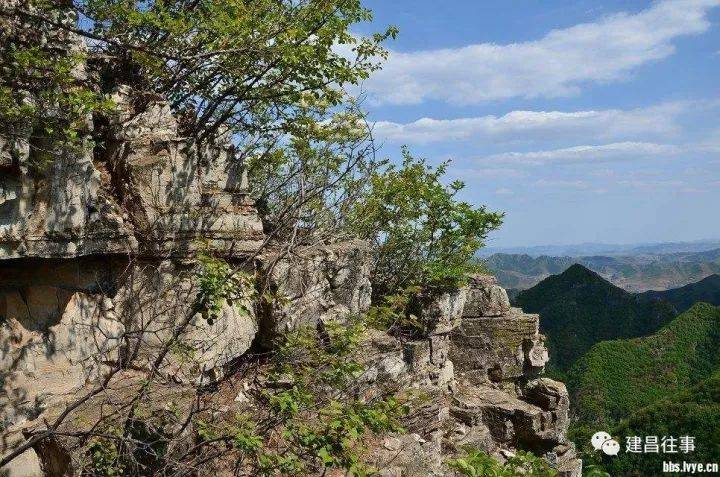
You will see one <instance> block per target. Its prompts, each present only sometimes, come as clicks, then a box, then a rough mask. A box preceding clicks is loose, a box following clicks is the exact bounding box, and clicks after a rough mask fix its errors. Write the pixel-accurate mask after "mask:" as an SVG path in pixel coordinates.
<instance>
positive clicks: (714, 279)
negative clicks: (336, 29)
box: [640, 274, 720, 313]
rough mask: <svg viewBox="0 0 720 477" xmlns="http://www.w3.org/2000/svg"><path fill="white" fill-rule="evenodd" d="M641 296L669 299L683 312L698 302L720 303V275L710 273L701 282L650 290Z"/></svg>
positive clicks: (650, 298) (651, 298)
mask: <svg viewBox="0 0 720 477" xmlns="http://www.w3.org/2000/svg"><path fill="white" fill-rule="evenodd" d="M640 296H641V297H642V298H646V299H649V300H666V301H669V302H670V303H672V304H673V306H675V309H677V310H678V311H679V312H681V313H682V312H683V311H685V310H687V309H688V308H690V307H691V306H693V305H694V304H695V303H698V302H704V303H710V304H711V305H720V275H718V274H715V275H710V276H709V277H706V278H704V279H702V280H700V281H699V282H696V283H691V284H689V285H685V286H684V287H680V288H675V289H673V290H664V291H648V292H645V293H641V294H640Z"/></svg>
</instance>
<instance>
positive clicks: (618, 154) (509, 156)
mask: <svg viewBox="0 0 720 477" xmlns="http://www.w3.org/2000/svg"><path fill="white" fill-rule="evenodd" d="M682 151H683V148H681V147H679V146H676V145H672V144H655V143H649V142H616V143H611V144H601V145H587V146H573V147H566V148H562V149H551V150H547V151H531V152H505V153H501V154H494V155H492V156H487V157H485V158H483V159H482V161H483V162H488V163H497V162H508V163H523V164H545V163H547V162H556V161H561V162H573V161H580V162H583V161H604V160H616V159H635V158H645V157H656V156H671V155H676V154H679V153H681V152H682Z"/></svg>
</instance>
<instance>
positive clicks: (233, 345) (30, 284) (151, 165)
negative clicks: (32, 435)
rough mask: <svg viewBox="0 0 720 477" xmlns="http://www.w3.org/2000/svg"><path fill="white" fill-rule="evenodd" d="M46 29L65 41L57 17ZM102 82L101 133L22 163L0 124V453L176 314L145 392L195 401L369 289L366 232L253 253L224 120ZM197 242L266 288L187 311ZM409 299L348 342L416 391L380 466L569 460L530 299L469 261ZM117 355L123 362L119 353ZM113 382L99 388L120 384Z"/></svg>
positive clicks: (164, 331) (221, 399) (342, 313)
mask: <svg viewBox="0 0 720 477" xmlns="http://www.w3.org/2000/svg"><path fill="white" fill-rule="evenodd" d="M0 21H2V19H1V18H0ZM43 34H47V32H45V33H43ZM47 41H48V42H50V43H53V44H57V45H58V47H59V48H66V49H68V48H69V49H72V48H80V47H81V46H80V44H79V42H78V40H77V39H76V38H74V37H72V35H69V36H68V35H63V36H62V37H60V38H54V37H48V38H47ZM77 75H78V77H79V78H81V77H83V75H85V72H84V71H81V70H79V71H77ZM114 99H115V102H116V104H117V105H118V107H117V110H116V111H115V112H113V113H112V114H111V115H110V116H109V117H108V118H105V121H106V122H107V124H102V125H99V124H93V123H92V121H91V119H90V118H88V124H87V126H88V130H89V131H95V132H97V133H98V134H100V133H99V131H100V130H102V138H103V146H102V147H101V148H98V147H95V148H93V147H92V145H91V144H90V142H89V141H88V142H86V143H85V144H84V147H80V148H78V149H73V150H68V151H66V153H64V154H60V155H59V156H58V157H56V158H55V159H54V160H53V161H52V162H51V163H50V164H47V167H46V168H43V169H42V170H38V169H37V167H35V166H33V164H34V162H35V161H36V159H37V158H35V157H34V156H33V155H34V152H33V144H32V141H31V138H30V134H29V132H25V133H23V132H22V131H21V132H20V133H19V134H15V135H13V136H12V137H9V136H7V137H3V136H0V419H1V420H2V422H1V423H0V429H2V436H0V437H2V438H1V439H0V454H5V453H6V451H7V450H9V449H11V448H12V447H13V445H15V444H16V443H17V442H19V441H20V439H21V434H22V431H23V430H25V431H27V430H28V429H33V428H34V427H36V426H41V425H42V423H43V422H44V420H45V419H49V418H51V416H53V415H56V414H57V412H58V409H60V408H61V407H62V404H63V403H64V402H66V401H67V400H69V399H71V398H72V397H73V396H76V395H77V394H78V393H79V392H80V390H84V389H87V388H88V386H92V385H93V384H94V383H97V381H98V380H99V379H101V378H102V377H103V376H106V375H107V373H108V371H109V370H110V369H115V368H117V369H122V373H123V376H124V377H128V379H129V382H131V386H129V388H132V386H136V387H137V386H141V384H140V383H141V382H142V378H143V376H145V374H144V373H145V372H147V370H148V369H151V368H152V367H153V360H154V357H155V356H156V355H157V351H158V350H159V349H162V348H163V346H165V344H166V343H168V342H169V337H170V336H172V335H173V333H175V331H176V327H177V325H178V323H181V322H183V321H184V320H187V321H188V326H187V327H184V328H183V330H182V333H180V336H179V339H178V340H177V342H176V343H175V342H174V345H173V346H172V348H171V349H168V350H167V351H168V352H167V355H166V358H165V359H164V360H163V363H162V366H161V367H160V368H161V369H159V370H158V372H159V373H160V374H161V375H162V376H163V378H166V379H165V381H166V383H167V384H166V385H167V389H164V390H163V392H166V393H167V394H164V395H160V396H158V397H157V399H156V400H157V402H158V404H159V405H160V404H164V403H165V399H166V398H167V396H169V395H172V396H173V397H175V396H179V399H190V400H192V398H194V397H195V396H194V395H193V394H192V392H191V391H188V390H193V389H196V388H194V387H193V385H195V384H198V383H201V384H206V383H209V382H211V381H213V384H215V385H218V386H220V385H219V384H218V383H219V382H220V379H219V378H221V377H226V373H227V372H231V371H232V365H233V363H234V362H236V361H237V360H239V359H241V358H243V356H245V355H246V354H247V353H248V351H249V350H251V349H253V347H254V346H255V347H256V349H265V348H267V347H269V346H270V345H271V343H272V340H273V339H274V338H275V337H277V336H278V335H281V334H282V333H284V332H286V331H288V330H292V329H296V328H298V327H300V326H304V325H311V326H316V327H318V328H319V329H320V330H322V326H323V324H324V323H326V322H328V321H329V320H338V319H339V320H342V319H345V318H347V317H348V316H352V315H359V314H362V313H364V312H366V311H367V309H368V307H369V306H370V298H371V287H370V273H371V270H370V267H371V258H372V257H371V251H370V249H369V247H368V245H367V244H366V243H364V242H361V241H347V242H341V243H332V244H322V245H318V246H315V247H306V248H299V249H296V250H293V251H292V252H291V253H285V252H282V251H279V250H275V249H273V248H268V249H264V250H262V253H260V254H258V255H257V256H255V255H256V252H260V247H261V245H264V242H265V240H266V236H265V235H264V233H263V227H262V221H261V219H260V217H259V215H258V212H257V210H256V208H255V206H254V204H253V201H252V200H251V198H250V190H249V185H248V183H247V178H246V177H245V175H244V170H243V165H242V164H241V163H239V162H238V161H237V160H236V158H235V157H234V153H233V148H232V146H231V143H230V142H229V140H228V138H223V137H217V138H215V139H214V140H213V141H211V142H209V143H205V144H203V145H199V144H197V143H195V142H194V141H191V140H189V139H187V138H183V137H181V135H180V133H179V132H178V121H177V119H176V118H175V117H174V116H173V115H172V113H171V110H170V107H169V105H168V103H167V102H166V101H164V100H163V99H162V98H159V97H153V96H147V95H142V94H139V93H137V92H135V91H132V90H131V89H129V88H126V87H122V86H120V87H118V88H117V89H116V90H115V92H114ZM96 128H97V129H96ZM98 134H96V135H98ZM277 247H278V248H281V247H279V246H277ZM201 251H204V252H207V253H209V254H213V255H217V256H221V257H223V258H225V259H227V261H228V263H230V264H231V265H232V266H233V267H237V268H238V271H239V272H240V273H245V274H248V275H252V276H253V277H255V278H256V279H257V283H258V286H257V291H259V292H260V293H261V294H262V293H264V292H265V291H269V292H271V295H272V296H273V297H274V298H273V299H272V300H265V299H264V297H260V299H252V298H251V297H249V296H248V297H241V298H239V299H237V300H234V301H233V302H230V301H225V302H223V303H222V304H221V306H220V310H219V313H218V315H217V317H216V319H214V320H212V322H210V321H208V320H206V317H203V315H202V314H201V313H195V310H196V309H195V308H194V307H193V305H194V303H195V301H196V299H197V297H198V294H199V290H198V284H197V281H196V280H195V279H194V277H196V276H197V274H198V271H199V268H198V267H199V266H200V265H199V264H198V263H197V262H196V261H195V260H194V258H195V256H196V255H197V252H201ZM255 298H257V297H255ZM418 313H419V314H418V316H419V318H420V319H421V320H422V321H423V322H424V323H425V324H426V325H427V327H426V328H427V329H426V330H425V333H423V334H417V335H413V337H412V339H407V338H402V339H399V338H396V337H394V336H390V335H389V334H387V333H383V332H379V331H372V332H371V333H370V334H369V336H368V338H367V341H366V342H364V343H362V347H361V349H362V352H363V354H364V356H363V359H362V362H363V364H364V365H365V367H366V371H365V373H363V376H362V377H360V378H358V380H359V381H360V382H361V383H362V384H363V389H364V392H365V393H367V396H368V397H371V396H372V395H378V394H380V393H383V392H385V391H387V390H392V391H397V392H402V393H405V394H411V395H412V394H413V393H414V392H417V393H418V394H419V395H422V399H420V400H418V402H420V405H419V406H418V407H417V409H415V412H414V413H413V415H412V416H411V417H410V418H408V420H407V422H405V423H404V427H405V428H406V429H407V430H408V432H407V434H404V435H397V436H387V437H383V438H382V439H381V441H380V442H377V443H375V444H376V445H375V446H373V447H371V448H370V449H369V451H370V452H369V455H368V460H369V461H371V462H373V463H375V465H376V466H377V467H379V468H380V469H382V471H381V475H383V476H387V477H390V476H393V477H395V476H401V477H411V476H417V477H420V476H423V477H427V476H431V475H435V476H441V475H446V473H447V468H446V467H445V460H446V458H447V457H448V456H451V455H454V454H455V453H456V452H457V451H458V449H459V448H460V447H461V446H463V445H473V446H475V447H478V448H480V449H482V450H484V451H486V452H489V453H491V454H493V455H495V456H496V457H497V458H498V459H503V458H504V457H503V456H506V455H508V453H511V452H514V451H515V450H517V449H529V450H532V451H534V452H536V453H538V454H541V455H544V456H545V457H546V458H547V459H548V460H549V461H550V462H551V463H553V465H555V466H556V467H557V468H558V469H559V470H560V471H561V475H562V476H563V477H577V476H579V475H580V470H579V465H580V462H579V461H578V460H577V459H576V458H575V451H574V447H573V446H572V444H571V443H569V442H568V441H567V438H566V431H567V425H568V407H569V402H568V395H567V391H566V389H565V387H564V385H562V384H561V383H558V382H556V381H552V380H550V379H547V378H543V377H541V374H542V371H543V369H544V366H545V363H546V362H547V360H548V354H547V350H546V349H545V346H544V338H543V336H542V335H540V334H539V331H538V320H539V317H538V316H537V315H531V314H526V313H524V312H522V310H519V309H516V308H511V307H510V303H509V301H508V297H507V293H506V292H505V290H504V289H502V288H501V287H499V286H498V285H497V283H496V282H495V280H494V279H493V278H492V277H489V276H485V275H477V276H473V277H470V280H469V283H468V285H467V286H466V287H464V288H462V289H461V290H457V291H454V292H446V293H442V294H439V295H429V296H423V297H421V299H420V300H419V311H418ZM130 361H131V362H132V363H133V366H132V369H126V368H122V367H121V366H120V365H121V364H123V363H126V362H130ZM238 379H242V378H238ZM235 384H238V383H235ZM240 384H241V385H243V386H246V387H247V389H250V388H251V387H252V386H257V385H258V383H257V382H250V381H246V382H244V383H240ZM129 388H128V389H129ZM128 389H122V388H118V389H114V388H112V387H109V388H108V389H107V390H105V392H106V393H107V394H109V395H110V396H111V397H112V398H118V399H119V398H120V397H121V396H122V393H123V392H129V391H128ZM222 391H223V389H222V388H221V389H220V392H218V393H217V394H216V395H215V396H213V397H212V398H209V399H213V400H215V401H217V402H216V403H214V404H217V405H218V407H219V408H222V409H228V410H237V409H239V408H240V407H241V405H242V403H243V402H244V401H246V400H247V399H248V398H247V397H246V396H245V397H243V396H241V395H240V394H238V393H237V392H234V393H232V397H231V398H230V399H227V396H226V395H225V394H224V393H223V392H222ZM241 393H242V391H241ZM92 404H93V403H92V401H89V402H88V403H87V409H88V411H87V412H88V413H90V414H92V413H93V412H97V410H96V409H94V408H93V406H92ZM85 417H87V416H85ZM41 464H42V466H41ZM73 465H74V464H73V455H72V449H70V448H69V447H68V446H67V444H66V443H64V441H62V440H57V441H50V440H48V441H44V442H42V443H41V444H40V445H38V446H37V447H36V449H35V451H28V452H26V453H25V454H23V456H22V457H21V459H19V460H17V461H15V462H14V463H13V465H12V466H11V467H10V468H9V469H2V472H4V474H3V475H6V474H7V475H9V476H11V477H18V476H28V477H30V476H38V475H70V474H72V471H73ZM50 469H54V470H52V471H51V470H50ZM43 471H44V472H45V474H43Z"/></svg>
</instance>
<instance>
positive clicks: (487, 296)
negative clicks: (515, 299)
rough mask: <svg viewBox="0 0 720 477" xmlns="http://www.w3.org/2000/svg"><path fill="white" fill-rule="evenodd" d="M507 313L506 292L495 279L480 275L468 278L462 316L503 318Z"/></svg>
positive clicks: (508, 308) (507, 301) (508, 301)
mask: <svg viewBox="0 0 720 477" xmlns="http://www.w3.org/2000/svg"><path fill="white" fill-rule="evenodd" d="M509 311H510V300H509V299H508V295H507V292H506V291H505V289H504V288H503V287H501V286H500V285H498V284H497V280H496V279H495V277H492V276H490V275H481V274H477V275H473V276H471V277H470V279H469V280H468V291H467V304H466V305H465V308H464V310H463V315H464V316H503V315H505V314H507V313H508V312H509Z"/></svg>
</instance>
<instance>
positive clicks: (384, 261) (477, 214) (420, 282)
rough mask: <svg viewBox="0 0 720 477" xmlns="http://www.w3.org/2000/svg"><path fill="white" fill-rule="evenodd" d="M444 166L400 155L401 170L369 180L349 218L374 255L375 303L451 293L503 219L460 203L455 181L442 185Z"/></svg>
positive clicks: (390, 170) (385, 170)
mask: <svg viewBox="0 0 720 477" xmlns="http://www.w3.org/2000/svg"><path fill="white" fill-rule="evenodd" d="M447 167H448V163H443V164H441V165H439V166H438V167H436V168H433V167H432V166H429V165H428V164H427V163H426V161H425V159H416V158H414V157H413V156H412V155H411V154H410V152H409V151H408V150H407V149H403V162H402V164H401V165H400V166H395V165H389V166H387V167H386V168H383V169H381V170H375V171H373V172H372V173H371V174H370V178H369V179H370V180H369V190H368V192H367V194H365V195H364V196H363V197H362V198H361V199H360V200H359V201H358V203H357V204H356V206H355V207H354V209H353V210H352V211H351V213H350V219H349V224H350V228H351V229H352V230H353V231H354V232H355V233H356V234H358V235H359V236H360V237H362V238H365V239H367V240H369V241H371V242H372V243H373V245H374V250H375V271H374V275H373V293H374V294H375V296H376V297H382V296H387V295H391V294H396V293H399V292H401V291H403V290H405V289H407V288H408V287H412V286H420V287H423V288H428V287H430V288H454V287H457V286H459V285H461V284H462V281H463V279H464V277H465V276H466V274H467V273H468V272H471V271H474V270H476V269H477V267H478V265H477V264H476V263H473V261H472V258H473V257H474V255H475V252H476V251H477V250H478V249H479V248H480V247H482V246H483V242H484V240H485V238H486V237H487V234H488V233H489V232H491V231H492V230H495V229H497V228H498V227H499V226H500V225H501V224H502V218H503V214H501V213H496V212H488V211H487V210H486V209H485V207H474V206H473V205H471V204H469V203H467V202H463V201H460V200H458V198H457V195H458V193H459V192H460V191H461V190H462V189H463V188H464V184H463V183H462V182H459V181H455V182H452V183H450V184H448V185H445V184H444V183H443V179H444V178H445V174H446V172H447Z"/></svg>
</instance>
